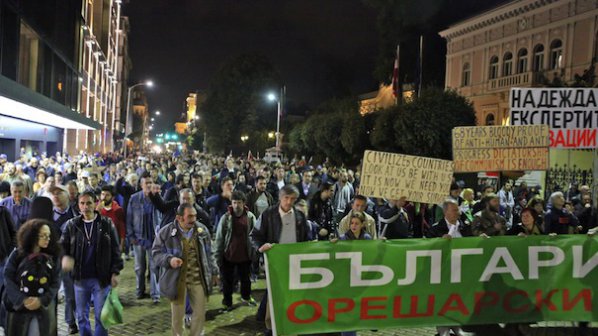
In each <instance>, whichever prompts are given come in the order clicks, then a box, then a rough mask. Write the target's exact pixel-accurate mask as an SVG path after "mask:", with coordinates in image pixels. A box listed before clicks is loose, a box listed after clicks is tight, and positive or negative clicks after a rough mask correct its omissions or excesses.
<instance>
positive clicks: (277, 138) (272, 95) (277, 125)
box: [268, 85, 286, 152]
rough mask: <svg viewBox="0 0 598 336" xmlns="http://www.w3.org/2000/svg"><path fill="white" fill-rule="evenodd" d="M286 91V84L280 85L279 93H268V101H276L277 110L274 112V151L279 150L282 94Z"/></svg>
mask: <svg viewBox="0 0 598 336" xmlns="http://www.w3.org/2000/svg"><path fill="white" fill-rule="evenodd" d="M285 93H286V86H284V85H283V86H282V88H281V89H280V95H279V96H278V97H276V95H275V94H274V93H269V94H268V100H269V101H276V102H277V105H278V106H277V107H278V112H277V113H276V151H277V152H280V116H281V115H282V107H283V106H284V105H283V103H284V95H285Z"/></svg>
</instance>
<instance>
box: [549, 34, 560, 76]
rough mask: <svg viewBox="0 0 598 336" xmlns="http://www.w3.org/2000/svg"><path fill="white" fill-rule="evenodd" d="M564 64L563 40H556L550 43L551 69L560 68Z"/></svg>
mask: <svg viewBox="0 0 598 336" xmlns="http://www.w3.org/2000/svg"><path fill="white" fill-rule="evenodd" d="M562 65H563V42H561V40H554V41H552V43H551V44H550V69H551V70H555V69H560V68H561V67H562Z"/></svg>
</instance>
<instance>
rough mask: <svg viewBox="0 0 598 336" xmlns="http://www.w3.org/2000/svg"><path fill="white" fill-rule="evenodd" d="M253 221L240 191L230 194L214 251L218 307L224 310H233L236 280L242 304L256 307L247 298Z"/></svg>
mask: <svg viewBox="0 0 598 336" xmlns="http://www.w3.org/2000/svg"><path fill="white" fill-rule="evenodd" d="M255 221H256V219H255V216H254V215H253V213H251V212H250V211H249V209H248V208H247V207H246V206H245V195H244V194H243V193H242V192H240V191H235V192H233V194H232V205H231V206H230V207H229V209H228V212H227V213H226V214H225V215H224V216H222V218H221V219H220V224H218V230H217V233H216V241H215V249H214V256H215V259H216V262H217V263H218V267H219V269H220V279H221V281H222V295H223V299H222V305H223V306H224V309H225V310H226V311H230V310H232V308H233V301H232V300H233V299H232V295H233V287H234V283H235V282H236V281H237V280H239V281H240V282H241V300H242V302H244V303H246V304H248V305H251V306H256V305H257V303H256V302H255V300H254V299H253V298H252V297H251V279H250V272H251V261H252V260H253V258H254V254H255V249H254V247H253V245H252V244H251V239H250V238H249V233H250V232H251V231H252V230H253V228H254V226H255Z"/></svg>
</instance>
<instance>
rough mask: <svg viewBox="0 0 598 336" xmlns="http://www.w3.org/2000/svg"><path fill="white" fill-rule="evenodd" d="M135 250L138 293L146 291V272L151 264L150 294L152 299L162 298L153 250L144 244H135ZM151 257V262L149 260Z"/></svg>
mask: <svg viewBox="0 0 598 336" xmlns="http://www.w3.org/2000/svg"><path fill="white" fill-rule="evenodd" d="M133 251H134V252H135V275H137V295H141V294H143V293H145V272H146V271H147V267H148V264H149V270H150V296H151V297H152V299H154V300H157V299H160V287H158V275H157V274H156V269H155V268H154V259H153V258H152V251H151V250H148V249H146V248H145V247H143V246H139V245H134V246H133ZM147 259H149V263H148V261H147Z"/></svg>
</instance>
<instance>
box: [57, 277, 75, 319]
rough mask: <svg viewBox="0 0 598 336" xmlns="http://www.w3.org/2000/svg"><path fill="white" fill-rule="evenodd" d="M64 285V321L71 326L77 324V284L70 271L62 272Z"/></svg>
mask: <svg viewBox="0 0 598 336" xmlns="http://www.w3.org/2000/svg"><path fill="white" fill-rule="evenodd" d="M60 275H61V276H62V286H63V287H64V321H65V322H66V324H68V325H69V326H74V325H75V307H76V306H77V305H76V304H75V287H74V286H75V285H74V283H73V276H72V275H71V273H70V272H61V273H60Z"/></svg>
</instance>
